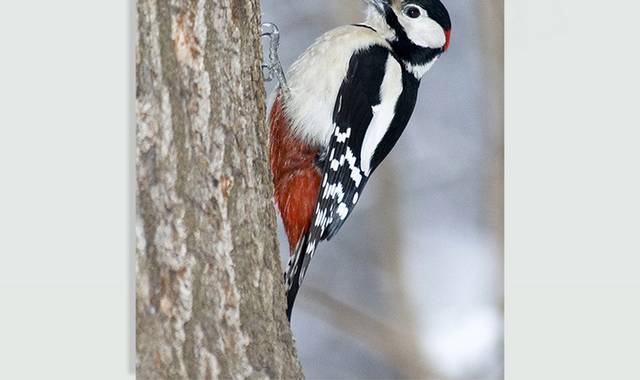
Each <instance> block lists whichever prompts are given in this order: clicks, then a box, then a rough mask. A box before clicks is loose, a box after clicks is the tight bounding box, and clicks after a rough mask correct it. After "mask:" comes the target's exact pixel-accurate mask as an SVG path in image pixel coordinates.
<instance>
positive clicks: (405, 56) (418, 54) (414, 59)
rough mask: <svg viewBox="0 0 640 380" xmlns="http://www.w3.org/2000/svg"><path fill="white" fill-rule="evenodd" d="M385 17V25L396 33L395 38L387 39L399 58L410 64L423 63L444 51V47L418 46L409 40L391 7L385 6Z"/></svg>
mask: <svg viewBox="0 0 640 380" xmlns="http://www.w3.org/2000/svg"><path fill="white" fill-rule="evenodd" d="M427 12H428V11H427ZM385 19H386V21H387V25H389V27H390V28H391V29H393V30H394V31H395V33H396V38H395V40H393V41H389V43H390V44H391V48H392V49H393V52H394V53H395V54H396V55H397V56H398V58H400V59H401V60H403V61H406V62H409V63H411V64H412V65H424V64H426V63H429V62H431V61H432V60H433V59H434V58H436V57H437V56H439V55H440V54H442V52H444V48H440V49H432V48H428V47H422V46H418V45H416V44H414V43H413V42H411V39H409V36H407V32H406V31H405V30H404V28H403V27H402V25H400V22H399V21H398V16H396V14H395V13H394V12H393V10H392V9H391V7H387V8H386V14H385Z"/></svg>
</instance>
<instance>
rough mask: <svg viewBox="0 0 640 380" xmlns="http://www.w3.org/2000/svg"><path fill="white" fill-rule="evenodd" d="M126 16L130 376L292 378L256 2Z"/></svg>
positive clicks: (152, 0)
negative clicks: (132, 107)
mask: <svg viewBox="0 0 640 380" xmlns="http://www.w3.org/2000/svg"><path fill="white" fill-rule="evenodd" d="M137 10H138V32H137V49H136V76H137V87H136V100H137V101H136V113H137V150H136V167H137V191H136V201H137V212H136V238H137V241H136V255H137V262H136V275H137V283H136V297H137V299H136V351H137V363H136V368H137V375H138V378H140V379H154V380H155V379H216V378H287V379H291V378H302V377H303V375H302V371H301V368H300V364H299V362H298V359H297V357H296V353H295V349H294V345H293V341H292V337H291V331H290V329H289V324H288V323H287V320H286V316H285V296H284V286H283V283H282V271H281V267H280V262H279V256H278V241H277V235H276V217H275V209H274V207H273V201H272V191H273V190H272V185H271V176H270V172H269V168H268V164H267V145H268V144H267V139H268V133H267V129H266V126H265V123H264V120H265V105H264V101H265V94H264V89H263V82H262V71H261V68H260V63H261V60H262V49H261V43H260V32H259V26H260V5H259V0H189V1H188V0H171V1H167V0H138V6H137Z"/></svg>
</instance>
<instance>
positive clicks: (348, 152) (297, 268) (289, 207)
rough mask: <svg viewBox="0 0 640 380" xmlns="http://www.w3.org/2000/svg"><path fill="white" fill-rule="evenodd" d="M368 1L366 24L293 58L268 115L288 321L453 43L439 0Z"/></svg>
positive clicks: (331, 36)
mask: <svg viewBox="0 0 640 380" xmlns="http://www.w3.org/2000/svg"><path fill="white" fill-rule="evenodd" d="M365 2H366V3H367V17H366V20H365V22H363V23H360V24H353V25H346V26H342V27H338V28H336V29H333V30H331V31H329V32H327V33H325V34H324V35H322V36H321V37H319V38H318V39H317V40H316V41H315V42H314V43H313V44H312V45H311V46H310V47H309V48H307V50H306V51H305V52H304V53H303V54H302V55H301V56H300V57H299V58H298V59H297V60H296V61H295V62H294V64H293V65H292V66H291V68H290V70H289V71H288V74H287V77H288V89H286V88H283V86H280V87H279V88H278V89H277V90H276V95H275V98H274V101H273V104H272V106H271V110H270V113H269V128H270V143H269V144H270V146H269V153H270V165H271V169H272V173H273V182H274V187H275V199H276V203H277V205H278V208H279V211H280V214H281V216H282V221H283V223H284V227H285V231H286V233H287V238H288V242H289V251H290V260H289V264H288V268H287V270H286V272H285V282H286V288H287V317H288V318H289V320H290V319H291V311H292V308H293V303H294V301H295V298H296V295H297V293H298V290H299V288H300V286H301V284H302V280H303V278H304V276H305V273H306V271H307V268H308V266H309V261H310V260H311V258H312V257H313V255H314V252H315V250H316V248H317V246H318V243H319V242H321V241H323V240H329V239H331V238H332V237H333V236H334V235H335V234H336V233H337V232H338V230H339V229H340V227H341V226H342V225H343V223H344V222H345V220H346V219H347V218H348V217H349V215H350V214H351V212H352V210H353V208H354V207H355V205H356V203H357V202H358V200H359V199H360V198H361V196H362V191H363V189H364V187H365V185H366V183H367V181H368V180H369V178H370V177H371V174H372V173H373V172H374V171H375V169H376V168H377V167H378V165H380V163H381V162H382V160H383V159H384V158H385V157H386V156H387V155H388V154H389V152H390V151H391V149H392V148H393V146H394V145H395V144H396V142H397V141H398V138H399V137H400V135H401V134H402V132H403V131H404V129H405V127H406V125H407V123H408V122H409V119H410V117H411V114H412V113H413V110H414V107H415V104H416V98H417V95H418V87H419V85H420V80H421V79H422V77H423V75H424V74H425V73H426V72H427V71H428V70H429V69H430V68H431V66H432V65H433V64H434V63H435V62H436V60H437V59H438V57H439V56H440V55H441V54H442V53H443V52H445V51H446V50H447V49H448V47H449V39H450V35H451V20H450V18H449V13H448V12H447V10H446V8H445V7H444V5H443V4H442V3H441V2H440V1H439V0H365Z"/></svg>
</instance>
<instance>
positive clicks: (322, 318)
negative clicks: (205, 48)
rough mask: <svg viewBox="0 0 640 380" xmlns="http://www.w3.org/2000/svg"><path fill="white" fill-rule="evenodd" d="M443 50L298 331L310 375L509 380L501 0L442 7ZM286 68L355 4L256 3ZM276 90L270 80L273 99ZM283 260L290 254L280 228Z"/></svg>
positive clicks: (314, 268) (313, 290)
mask: <svg viewBox="0 0 640 380" xmlns="http://www.w3.org/2000/svg"><path fill="white" fill-rule="evenodd" d="M444 3H445V5H446V6H447V8H448V10H449V13H450V15H451V20H452V24H453V32H452V38H451V41H452V42H451V47H450V49H449V51H448V52H447V53H446V54H445V55H443V56H442V57H441V58H440V60H439V61H438V63H437V64H436V65H435V66H434V67H433V68H432V69H431V71H430V72H429V73H428V74H427V75H426V76H425V77H424V78H423V80H422V85H421V87H420V93H419V97H418V104H417V106H416V110H415V113H414V115H413V117H412V119H411V122H410V123H409V126H408V127H407V129H406V130H405V132H404V134H403V136H402V137H401V139H400V141H399V142H398V144H397V145H396V147H395V148H394V150H393V151H392V153H391V154H390V155H389V156H388V158H387V159H386V160H385V161H384V162H383V164H382V165H381V166H380V168H379V169H377V171H376V173H375V175H374V176H372V179H371V180H370V181H369V183H368V185H367V189H366V190H365V192H364V194H363V197H362V198H361V199H362V200H361V201H360V203H359V204H358V207H357V208H356V209H355V210H354V212H353V214H352V215H351V216H350V218H349V220H348V221H347V223H345V225H344V226H343V228H342V229H341V231H340V233H339V234H338V235H337V236H336V237H335V238H334V239H333V240H332V241H330V242H323V243H322V244H321V245H320V246H319V249H318V251H317V255H316V256H315V257H314V260H313V262H312V264H311V265H310V267H309V272H308V274H307V277H306V278H305V283H304V286H303V287H302V290H301V293H300V295H299V296H298V300H297V301H296V302H297V303H296V308H295V309H294V314H293V317H292V327H293V331H294V335H295V337H296V345H297V349H298V353H299V356H300V360H301V362H302V365H303V367H304V370H305V374H306V376H307V378H308V379H399V378H412V379H443V380H448V379H451V380H458V379H464V380H475V379H478V380H481V379H502V378H503V373H504V371H503V253H502V252H503V250H502V248H503V247H502V234H503V224H502V214H503V213H502V210H503V208H502V205H503V194H502V187H503V186H502V184H503V169H502V168H503V162H502V157H503V143H502V142H503V44H502V41H503V4H502V0H483V1H478V0H476V1H473V0H448V1H444ZM262 9H263V22H274V23H276V24H277V25H278V26H279V28H280V32H281V47H280V58H281V60H282V63H283V66H284V67H285V69H286V68H288V67H289V66H290V65H291V63H293V61H294V60H295V59H296V58H297V57H298V56H299V55H300V54H301V53H302V52H303V50H304V49H305V48H306V47H307V46H309V45H310V44H311V43H312V42H313V40H314V39H315V38H317V37H318V36H320V35H321V34H322V33H324V32H325V31H327V30H329V29H332V28H334V27H337V26H340V25H344V24H351V23H356V22H361V21H362V20H363V18H364V9H365V5H364V3H362V2H361V1H360V0H325V1H318V0H262ZM274 87H275V83H273V82H272V83H268V84H267V91H268V92H269V93H271V92H272V91H273V89H274ZM280 241H281V255H282V258H283V263H284V264H286V258H287V256H288V247H287V244H286V239H285V235H284V230H283V229H282V227H281V228H280Z"/></svg>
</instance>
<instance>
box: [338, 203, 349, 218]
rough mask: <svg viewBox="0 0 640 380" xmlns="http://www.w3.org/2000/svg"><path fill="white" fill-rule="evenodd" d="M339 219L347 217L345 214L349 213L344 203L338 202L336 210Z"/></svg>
mask: <svg viewBox="0 0 640 380" xmlns="http://www.w3.org/2000/svg"><path fill="white" fill-rule="evenodd" d="M336 212H337V213H338V216H339V217H340V219H342V220H345V219H346V218H347V214H348V213H349V209H348V208H347V206H345V204H344V203H340V204H339V205H338V210H336Z"/></svg>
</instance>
